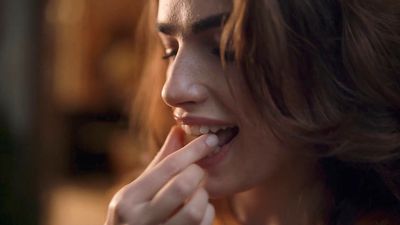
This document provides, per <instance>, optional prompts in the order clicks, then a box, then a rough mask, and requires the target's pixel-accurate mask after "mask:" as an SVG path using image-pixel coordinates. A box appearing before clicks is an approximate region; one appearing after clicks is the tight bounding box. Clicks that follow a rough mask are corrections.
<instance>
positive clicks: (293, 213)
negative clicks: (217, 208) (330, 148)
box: [231, 164, 329, 225]
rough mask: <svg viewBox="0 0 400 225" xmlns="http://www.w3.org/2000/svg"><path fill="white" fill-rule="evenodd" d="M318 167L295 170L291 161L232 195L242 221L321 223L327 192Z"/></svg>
mask: <svg viewBox="0 0 400 225" xmlns="http://www.w3.org/2000/svg"><path fill="white" fill-rule="evenodd" d="M316 171H319V170H318V169H317V168H315V167H313V168H307V169H305V170H303V171H300V170H297V169H296V167H293V164H291V165H290V166H288V169H287V170H286V171H285V170H282V171H281V172H280V173H279V174H278V175H277V176H275V177H273V178H272V179H268V181H266V182H264V183H263V184H260V185H258V186H256V187H254V188H251V189H249V190H247V191H244V192H241V193H238V194H235V195H234V196H232V198H231V206H232V210H233V212H234V213H235V215H236V217H237V219H238V220H239V222H240V223H241V224H245V225H253V224H257V225H258V224H263V225H294V224H295V225H311V224H323V223H322V222H323V221H324V220H325V218H324V217H326V212H327V209H328V206H329V201H327V199H328V195H327V193H326V189H325V187H324V185H323V182H322V179H321V177H320V176H319V175H318V174H316Z"/></svg>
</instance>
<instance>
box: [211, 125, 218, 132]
mask: <svg viewBox="0 0 400 225" xmlns="http://www.w3.org/2000/svg"><path fill="white" fill-rule="evenodd" d="M210 130H211V131H212V132H213V133H215V132H217V131H218V130H219V127H217V126H212V127H211V128H210Z"/></svg>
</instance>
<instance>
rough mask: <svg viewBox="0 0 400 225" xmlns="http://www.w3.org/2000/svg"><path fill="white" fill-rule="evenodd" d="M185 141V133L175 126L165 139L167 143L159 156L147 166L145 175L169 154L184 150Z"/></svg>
mask: <svg viewBox="0 0 400 225" xmlns="http://www.w3.org/2000/svg"><path fill="white" fill-rule="evenodd" d="M183 140H184V131H183V130H182V128H181V127H180V126H173V127H172V128H171V130H170V131H169V134H168V136H167V138H166V139H165V142H164V144H163V146H162V147H161V149H160V151H159V152H158V153H157V155H156V156H155V157H154V159H153V160H152V161H151V163H150V164H149V165H148V166H147V168H146V170H145V171H144V173H146V171H148V170H150V169H151V168H153V167H154V166H155V165H157V163H158V162H160V161H161V160H162V159H164V158H165V157H166V156H168V155H169V154H171V153H173V152H175V151H176V150H178V149H180V148H182V147H183Z"/></svg>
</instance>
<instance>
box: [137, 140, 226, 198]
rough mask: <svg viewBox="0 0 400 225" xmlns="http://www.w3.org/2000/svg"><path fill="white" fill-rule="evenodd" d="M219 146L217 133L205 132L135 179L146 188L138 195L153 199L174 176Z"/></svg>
mask: <svg viewBox="0 0 400 225" xmlns="http://www.w3.org/2000/svg"><path fill="white" fill-rule="evenodd" d="M217 146H218V137H217V136H216V135H215V134H205V135H202V136H200V137H198V138H196V139H195V140H193V141H192V142H190V143H189V144H187V145H186V146H184V147H183V148H181V149H180V150H178V151H175V152H173V153H171V154H170V155H168V156H167V157H166V158H164V159H162V160H161V161H160V162H159V163H158V164H156V165H155V166H154V167H153V168H152V169H150V170H148V172H147V173H146V174H144V176H140V177H139V178H138V179H136V180H135V181H134V182H135V185H137V187H138V189H142V190H146V192H145V193H140V196H138V197H139V198H140V199H151V198H152V197H153V196H154V195H155V194H156V193H157V192H158V191H159V190H160V189H161V188H162V187H163V186H164V185H165V184H166V183H167V182H168V181H169V180H170V179H171V178H172V177H174V176H175V175H176V174H177V173H179V172H180V171H182V170H184V169H185V168H186V167H188V166H189V165H191V164H193V163H195V162H197V161H199V160H200V159H202V158H204V157H205V156H207V155H208V154H210V153H211V152H212V151H213V150H214V149H215V148H216V147H217Z"/></svg>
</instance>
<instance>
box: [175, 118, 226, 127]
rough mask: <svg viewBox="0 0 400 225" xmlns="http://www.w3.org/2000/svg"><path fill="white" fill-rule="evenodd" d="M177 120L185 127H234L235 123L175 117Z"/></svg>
mask: <svg viewBox="0 0 400 225" xmlns="http://www.w3.org/2000/svg"><path fill="white" fill-rule="evenodd" d="M174 118H175V120H176V121H177V122H178V123H180V124H184V125H193V126H195V125H198V126H201V125H204V126H231V125H234V124H233V123H230V122H227V121H223V120H217V119H211V118H206V117H194V116H184V117H179V116H174Z"/></svg>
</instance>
